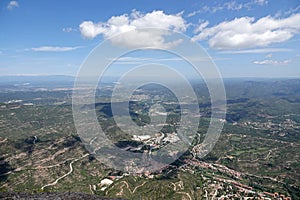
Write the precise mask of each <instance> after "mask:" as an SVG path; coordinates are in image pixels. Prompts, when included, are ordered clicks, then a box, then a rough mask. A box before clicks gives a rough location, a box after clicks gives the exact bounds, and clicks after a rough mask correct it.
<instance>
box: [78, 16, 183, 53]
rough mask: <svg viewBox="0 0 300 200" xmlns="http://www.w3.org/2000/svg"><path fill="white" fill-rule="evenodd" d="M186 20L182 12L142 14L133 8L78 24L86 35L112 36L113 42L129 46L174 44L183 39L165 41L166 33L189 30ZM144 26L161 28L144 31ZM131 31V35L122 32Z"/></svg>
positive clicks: (85, 36) (109, 37) (82, 33)
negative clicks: (100, 20)
mask: <svg viewBox="0 0 300 200" xmlns="http://www.w3.org/2000/svg"><path fill="white" fill-rule="evenodd" d="M187 26H188V25H187V23H186V22H185V20H184V19H183V18H182V13H179V14H177V15H168V14H165V13H164V12H163V11H153V12H151V13H146V14H142V13H140V12H138V11H135V10H134V11H132V13H131V14H130V15H128V14H124V15H120V16H113V17H111V18H110V19H109V20H108V21H107V22H99V23H94V22H92V21H84V22H82V23H81V24H80V25H79V29H80V33H81V35H82V36H83V37H84V38H87V39H93V38H95V37H96V36H98V35H102V36H103V37H104V39H110V40H111V41H112V43H113V44H115V45H121V46H126V47H143V46H155V47H162V46H164V47H172V46H175V45H177V44H178V43H179V42H180V41H172V42H166V41H165V38H164V36H165V35H167V34H168V31H167V29H168V30H174V31H182V32H184V31H186V28H187ZM143 28H159V29H164V31H162V30H152V31H149V30H145V31H143V30H141V29H143ZM128 31H130V34H121V35H119V36H118V37H113V36H116V35H118V34H120V33H126V32H128Z"/></svg>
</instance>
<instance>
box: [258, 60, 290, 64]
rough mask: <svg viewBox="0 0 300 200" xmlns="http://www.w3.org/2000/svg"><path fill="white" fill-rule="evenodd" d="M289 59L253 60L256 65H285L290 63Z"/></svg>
mask: <svg viewBox="0 0 300 200" xmlns="http://www.w3.org/2000/svg"><path fill="white" fill-rule="evenodd" d="M290 62H291V60H262V61H253V63H254V64H257V65H286V64H288V63H290Z"/></svg>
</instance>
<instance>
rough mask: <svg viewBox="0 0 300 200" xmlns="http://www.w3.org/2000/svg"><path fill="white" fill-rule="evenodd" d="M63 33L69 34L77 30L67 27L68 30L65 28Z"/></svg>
mask: <svg viewBox="0 0 300 200" xmlns="http://www.w3.org/2000/svg"><path fill="white" fill-rule="evenodd" d="M62 31H63V32H67V33H69V32H72V31H77V30H76V29H75V28H72V27H66V28H63V29H62Z"/></svg>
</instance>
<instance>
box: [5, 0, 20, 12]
mask: <svg viewBox="0 0 300 200" xmlns="http://www.w3.org/2000/svg"><path fill="white" fill-rule="evenodd" d="M17 7H19V3H18V2H17V1H10V2H9V3H8V5H7V9H8V10H13V9H14V8H17Z"/></svg>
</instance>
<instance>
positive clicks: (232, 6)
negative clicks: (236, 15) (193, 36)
mask: <svg viewBox="0 0 300 200" xmlns="http://www.w3.org/2000/svg"><path fill="white" fill-rule="evenodd" d="M267 4H268V1H267V0H252V1H249V2H247V3H237V1H235V0H232V1H227V2H225V3H222V4H217V5H214V6H211V7H208V6H206V5H205V6H202V7H201V9H199V10H196V11H193V12H190V13H188V14H187V17H192V16H195V15H197V14H200V13H206V12H209V13H216V12H218V11H224V10H229V11H238V10H241V9H248V10H250V9H251V8H253V7H254V6H264V5H267Z"/></svg>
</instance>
